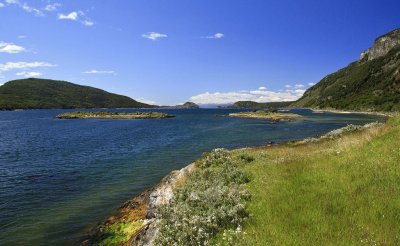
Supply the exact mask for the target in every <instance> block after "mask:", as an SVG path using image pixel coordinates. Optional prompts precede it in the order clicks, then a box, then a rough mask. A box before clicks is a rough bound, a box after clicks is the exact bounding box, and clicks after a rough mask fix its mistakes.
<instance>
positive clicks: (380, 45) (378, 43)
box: [360, 29, 400, 61]
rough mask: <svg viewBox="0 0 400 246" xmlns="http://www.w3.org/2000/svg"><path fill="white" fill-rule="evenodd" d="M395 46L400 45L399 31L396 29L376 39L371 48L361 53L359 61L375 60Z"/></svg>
mask: <svg viewBox="0 0 400 246" xmlns="http://www.w3.org/2000/svg"><path fill="white" fill-rule="evenodd" d="M397 45H400V29H396V30H394V31H391V32H390V33H388V34H386V35H383V36H381V37H379V38H377V39H376V40H375V43H374V45H373V46H372V47H371V48H369V49H367V50H366V51H364V52H362V53H361V55H360V60H361V61H363V60H368V61H371V60H373V59H375V58H378V57H381V56H384V55H386V54H387V53H388V52H389V51H390V50H391V49H393V48H394V47H395V46H397Z"/></svg>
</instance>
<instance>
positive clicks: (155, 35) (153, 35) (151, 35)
mask: <svg viewBox="0 0 400 246" xmlns="http://www.w3.org/2000/svg"><path fill="white" fill-rule="evenodd" d="M167 37H168V35H167V34H162V33H158V32H148V33H145V34H142V38H147V39H150V40H153V41H155V40H158V39H160V38H167Z"/></svg>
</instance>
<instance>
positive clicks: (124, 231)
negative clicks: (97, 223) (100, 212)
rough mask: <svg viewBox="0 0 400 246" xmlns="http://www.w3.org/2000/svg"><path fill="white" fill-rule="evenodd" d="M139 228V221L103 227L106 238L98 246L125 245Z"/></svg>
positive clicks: (140, 223) (140, 224)
mask: <svg viewBox="0 0 400 246" xmlns="http://www.w3.org/2000/svg"><path fill="white" fill-rule="evenodd" d="M141 226H142V222H140V221H128V222H119V223H115V224H111V225H108V226H105V227H104V229H103V230H104V234H105V235H106V238H105V239H104V240H103V241H101V242H100V243H99V245H100V246H111V245H120V244H123V243H126V242H128V240H129V239H130V238H131V236H132V234H133V233H135V232H136V231H137V230H138V229H139V228H140V227H141Z"/></svg>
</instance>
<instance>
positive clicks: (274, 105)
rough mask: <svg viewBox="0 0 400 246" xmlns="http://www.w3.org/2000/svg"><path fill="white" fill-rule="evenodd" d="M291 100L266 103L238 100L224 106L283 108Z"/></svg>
mask: <svg viewBox="0 0 400 246" xmlns="http://www.w3.org/2000/svg"><path fill="white" fill-rule="evenodd" d="M292 103H293V102H267V103H259V102H253V101H238V102H235V103H234V104H233V105H230V106H227V107H225V108H252V109H260V108H283V107H288V106H289V105H290V104H292Z"/></svg>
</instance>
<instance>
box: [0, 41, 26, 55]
mask: <svg viewBox="0 0 400 246" xmlns="http://www.w3.org/2000/svg"><path fill="white" fill-rule="evenodd" d="M23 51H25V48H24V47H22V46H19V45H16V44H13V43H6V42H0V53H10V54H16V53H20V52H23Z"/></svg>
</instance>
